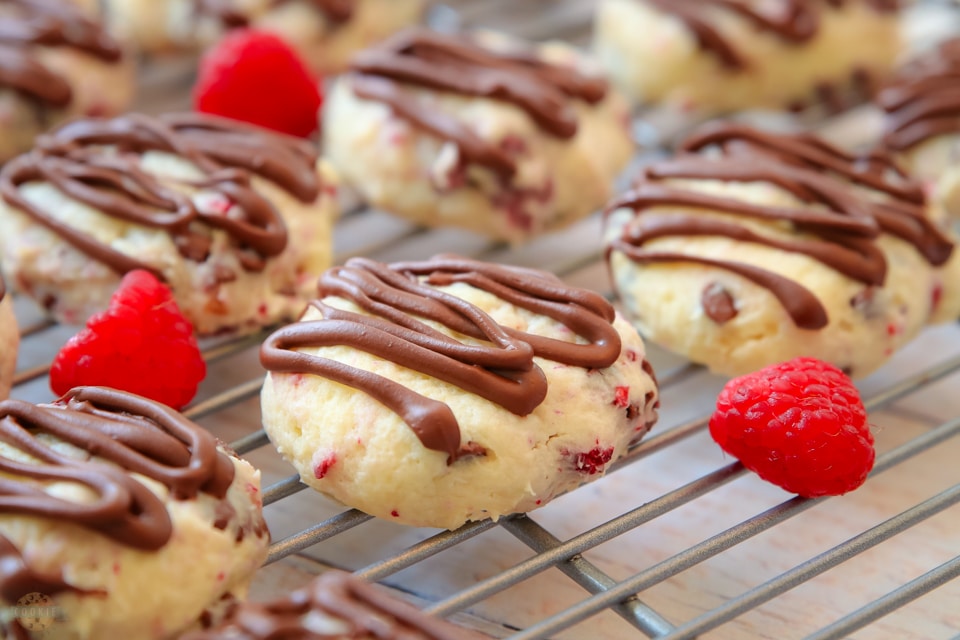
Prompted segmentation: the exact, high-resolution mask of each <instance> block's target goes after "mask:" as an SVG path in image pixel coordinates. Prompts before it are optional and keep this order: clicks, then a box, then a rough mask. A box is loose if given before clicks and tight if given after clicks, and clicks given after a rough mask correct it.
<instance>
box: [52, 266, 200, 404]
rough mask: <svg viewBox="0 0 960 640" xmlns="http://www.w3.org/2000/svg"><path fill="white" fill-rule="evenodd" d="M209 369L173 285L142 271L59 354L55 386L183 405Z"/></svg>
mask: <svg viewBox="0 0 960 640" xmlns="http://www.w3.org/2000/svg"><path fill="white" fill-rule="evenodd" d="M206 373H207V366H206V364H205V363H204V361H203V358H202V357H201V355H200V349H199V348H198V347H197V340H196V338H195V337H194V335H193V327H192V326H191V325H190V323H189V322H188V321H187V320H186V319H185V318H184V317H183V314H182V313H181V312H180V308H179V307H177V303H176V302H174V300H173V297H172V295H171V293H170V289H169V288H168V287H167V286H166V285H164V284H163V283H161V282H160V281H159V280H157V278H156V277H155V276H154V275H153V274H151V273H149V272H147V271H142V270H137V271H131V272H130V273H128V274H127V275H125V276H124V277H123V280H122V281H121V282H120V287H119V288H118V289H117V291H116V292H115V293H114V294H113V297H112V298H111V299H110V306H109V308H108V309H107V310H106V311H103V312H101V313H98V314H96V315H94V316H92V317H91V318H90V319H89V320H88V321H87V326H86V328H85V329H83V330H81V331H80V332H79V333H78V334H77V335H75V336H73V337H72V338H70V340H68V341H67V344H65V345H64V347H63V348H62V349H61V350H60V353H58V354H57V357H56V358H54V360H53V364H52V365H51V367H50V388H51V389H53V392H54V393H57V394H59V395H63V394H64V393H66V392H67V391H69V390H70V389H72V388H73V387H78V386H85V385H97V386H104V387H113V388H114V389H120V390H122V391H129V392H131V393H136V394H139V395H142V396H145V397H147V398H151V399H152V400H156V401H158V402H162V403H164V404H166V405H169V406H171V407H173V408H174V409H180V408H182V407H183V406H184V405H186V404H187V403H188V402H190V400H192V399H193V396H194V395H196V393H197V386H198V385H199V384H200V381H201V380H203V378H204V376H205V375H206Z"/></svg>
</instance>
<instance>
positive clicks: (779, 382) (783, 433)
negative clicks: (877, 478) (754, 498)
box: [710, 358, 876, 498]
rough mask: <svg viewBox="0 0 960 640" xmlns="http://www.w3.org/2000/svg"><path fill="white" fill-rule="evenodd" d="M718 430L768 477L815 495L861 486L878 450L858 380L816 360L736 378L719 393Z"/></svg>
mask: <svg viewBox="0 0 960 640" xmlns="http://www.w3.org/2000/svg"><path fill="white" fill-rule="evenodd" d="M710 435H712V436H713V439H714V440H716V442H717V444H719V445H720V447H721V448H722V449H723V450H724V451H726V452H727V453H729V454H731V455H733V456H735V457H736V458H738V459H739V460H740V462H742V463H743V465H744V466H745V467H746V468H748V469H750V470H751V471H754V472H756V473H757V475H759V476H760V477H761V478H763V479H765V480H767V481H769V482H772V483H773V484H775V485H777V486H780V487H782V488H783V489H786V490H787V491H790V492H792V493H797V494H799V495H801V496H805V497H809V498H813V497H817V496H826V495H841V494H843V493H846V492H848V491H852V490H853V489H856V488H857V487H859V486H860V485H861V484H863V482H864V481H865V480H866V479H867V474H868V473H869V472H870V470H871V469H872V468H873V461H874V457H875V455H876V453H875V451H874V448H873V434H871V433H870V428H869V426H868V425H867V412H866V409H864V406H863V402H862V401H861V400H860V394H859V392H858V391H857V389H856V387H855V386H854V385H853V382H852V381H851V380H850V378H849V377H848V376H847V375H846V374H845V373H843V372H842V371H841V370H840V369H838V368H836V367H835V366H833V365H831V364H828V363H826V362H822V361H820V360H816V359H814V358H796V359H794V360H791V361H789V362H784V363H782V364H777V365H773V366H769V367H766V368H764V369H761V370H760V371H757V372H754V373H751V374H748V375H745V376H742V377H740V378H735V379H733V380H730V381H729V382H728V383H727V384H726V386H725V387H724V388H723V390H722V391H721V392H720V395H719V397H718V398H717V408H716V411H715V412H714V414H713V416H712V417H711V418H710Z"/></svg>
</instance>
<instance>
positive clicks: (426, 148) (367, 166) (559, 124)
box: [323, 29, 632, 243]
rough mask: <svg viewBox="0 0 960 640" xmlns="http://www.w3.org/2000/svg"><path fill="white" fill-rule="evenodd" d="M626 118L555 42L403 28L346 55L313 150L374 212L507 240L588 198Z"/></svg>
mask: <svg viewBox="0 0 960 640" xmlns="http://www.w3.org/2000/svg"><path fill="white" fill-rule="evenodd" d="M628 121H629V115H628V110H627V106H626V104H625V103H624V102H623V100H622V99H621V98H620V97H619V96H618V95H617V94H616V93H615V92H612V91H610V90H609V89H608V87H607V83H606V81H605V80H603V79H602V78H601V77H600V76H598V75H595V74H594V72H593V70H591V69H589V68H588V65H587V63H586V62H585V61H584V60H583V59H582V58H581V57H580V56H578V55H577V54H576V53H575V52H574V50H573V49H571V48H569V47H567V46H564V45H560V44H554V45H544V46H540V47H536V48H534V47H531V46H528V45H521V44H518V43H516V42H514V41H508V40H505V39H504V38H501V37H497V36H492V35H490V34H487V35H486V36H470V35H466V34H455V35H442V34H439V33H434V32H430V31H427V30H422V29H417V30H408V31H405V32H402V33H401V34H398V35H397V36H395V37H394V38H392V39H391V40H389V41H388V42H386V43H384V44H383V45H381V46H378V47H374V48H372V49H368V50H366V51H363V52H361V53H359V54H357V56H356V57H355V58H354V59H353V61H352V63H351V72H350V73H348V74H345V75H344V76H341V77H340V78H339V79H338V81H337V82H336V84H335V86H334V87H333V89H332V90H331V93H330V95H328V97H327V101H326V104H325V106H324V113H323V131H324V151H325V155H326V156H327V157H329V158H330V160H331V162H332V163H333V164H334V166H335V167H336V168H337V170H338V171H339V172H340V173H341V175H342V177H343V179H344V182H345V183H347V184H349V185H350V186H351V187H353V188H354V189H355V190H356V191H357V192H358V193H359V194H360V195H361V196H362V197H363V198H364V199H365V200H367V201H368V202H369V203H370V204H372V205H374V206H376V207H379V208H381V209H384V210H386V211H389V212H391V213H394V214H396V215H398V216H401V217H404V218H406V219H409V220H412V221H413V222H415V223H418V224H421V225H425V226H430V227H434V226H452V227H460V228H464V229H469V230H471V231H474V232H477V233H480V234H483V235H486V236H489V237H491V238H495V239H500V240H506V241H508V242H512V243H519V242H523V241H525V240H528V239H530V238H532V237H534V236H535V235H537V234H539V233H542V232H544V231H548V230H551V229H557V228H560V227H563V226H565V225H567V224H570V223H572V222H574V221H575V220H578V219H580V218H583V217H584V216H586V215H588V214H590V213H592V212H594V211H595V210H596V209H598V208H599V207H600V206H602V204H603V202H604V201H605V200H606V199H607V198H608V197H609V195H610V194H611V192H612V186H613V181H614V179H615V178H616V177H617V175H618V174H619V172H620V170H621V169H622V168H623V167H624V166H625V164H626V163H627V161H628V160H629V157H630V154H631V149H632V145H631V141H630V135H629V132H628Z"/></svg>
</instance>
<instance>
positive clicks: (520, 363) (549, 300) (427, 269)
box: [260, 256, 621, 463]
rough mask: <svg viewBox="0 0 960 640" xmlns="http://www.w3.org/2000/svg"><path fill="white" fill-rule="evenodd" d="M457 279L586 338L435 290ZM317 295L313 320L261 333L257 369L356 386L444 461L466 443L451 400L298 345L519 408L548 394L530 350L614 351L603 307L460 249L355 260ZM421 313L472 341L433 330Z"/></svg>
mask: <svg viewBox="0 0 960 640" xmlns="http://www.w3.org/2000/svg"><path fill="white" fill-rule="evenodd" d="M455 283H464V284H468V285H470V286H472V287H475V288H477V289H480V290H483V291H486V292H488V293H490V294H493V295H494V296H496V297H498V298H500V299H501V300H503V301H504V302H506V303H509V304H512V305H515V306H517V307H520V308H522V309H526V310H528V311H530V312H532V313H536V314H539V315H543V316H546V317H548V318H551V319H553V320H556V321H557V322H560V323H562V324H563V325H565V326H566V327H568V328H569V329H570V330H571V331H572V332H573V333H574V334H575V335H577V336H580V337H581V338H582V339H583V341H584V343H582V344H581V343H576V342H566V341H562V340H555V339H552V338H546V337H543V336H538V335H534V334H530V333H526V332H524V331H520V330H518V329H514V328H511V327H507V326H503V325H500V324H498V323H497V322H496V321H494V320H493V318H491V317H490V316H489V315H488V314H487V313H486V312H484V311H483V310H481V309H480V308H478V307H476V306H474V305H473V304H471V303H469V302H466V301H465V300H463V299H461V298H458V297H457V296H456V295H454V294H453V293H450V292H447V291H444V290H442V289H439V288H438V287H445V286H447V285H452V284H455ZM319 294H320V295H319V297H320V298H321V300H316V301H314V302H313V303H312V305H313V307H314V308H315V309H317V310H318V311H319V312H320V313H321V314H322V316H323V319H322V320H309V321H301V322H297V323H294V324H292V325H289V326H286V327H283V328H281V329H279V330H278V331H276V332H275V333H274V334H273V335H271V336H270V337H269V338H267V340H266V341H265V342H264V344H263V346H262V348H261V351H260V359H261V362H262V364H263V366H264V367H265V368H266V369H268V370H269V371H272V372H278V373H309V374H313V375H318V376H323V377H326V378H329V379H331V380H335V381H337V382H339V383H341V384H345V385H347V386H350V387H353V388H356V389H360V390H362V391H364V392H366V393H367V394H369V395H370V396H371V397H373V398H375V399H376V400H377V401H379V402H380V403H382V404H383V405H385V406H386V407H388V408H390V409H391V410H393V411H395V412H396V413H397V414H398V415H400V416H401V417H402V418H403V420H404V421H405V422H406V423H407V424H408V425H410V427H411V429H413V431H414V432H415V433H416V435H417V437H418V438H419V439H420V440H421V442H422V443H423V445H424V446H425V447H427V448H429V449H433V450H436V451H443V452H446V453H447V454H448V462H451V463H452V462H453V461H455V460H456V459H457V458H458V457H460V456H462V455H464V447H463V446H461V442H460V429H459V426H458V424H457V420H456V417H455V416H454V415H453V412H452V411H451V410H450V407H448V406H447V405H446V404H443V403H441V402H438V401H436V400H432V399H430V398H427V397H425V396H423V395H421V394H419V393H417V392H416V391H413V390H412V389H409V388H407V387H404V386H402V385H400V384H398V383H396V382H393V381H391V380H388V379H386V378H384V377H382V376H380V375H377V374H375V373H372V372H369V371H363V370H360V369H357V368H354V367H351V366H349V365H346V364H343V363H340V362H336V361H334V360H331V359H328V358H324V357H321V356H319V355H312V354H309V353H305V352H302V351H299V349H307V348H316V347H323V346H332V345H346V346H349V347H352V348H355V349H360V350H362V351H364V352H366V353H370V354H372V355H375V356H377V357H380V358H384V359H386V360H389V361H392V362H395V363H397V364H398V365H400V366H403V367H406V368H408V369H412V370H414V371H419V372H421V373H423V374H425V375H428V376H431V377H434V378H437V379H440V380H443V381H445V382H447V383H449V384H453V385H456V386H458V387H460V388H461V389H463V390H465V391H468V392H470V393H474V394H476V395H479V396H480V397H482V398H485V399H487V400H489V401H490V402H494V403H496V404H498V405H500V406H502V407H503V408H505V409H507V410H508V411H510V412H512V413H514V414H516V415H520V416H524V415H527V414H529V413H531V412H532V411H533V410H534V409H536V407H537V406H538V405H539V404H540V403H541V402H542V401H543V399H544V398H545V397H546V393H547V382H546V378H545V376H544V374H543V372H542V371H541V370H540V368H539V367H538V366H537V365H536V364H535V363H534V360H533V359H534V357H540V358H545V359H547V360H554V361H557V362H561V363H563V364H567V365H570V366H578V367H584V368H588V369H599V368H604V367H608V366H610V365H611V364H613V363H614V362H615V361H616V359H617V358H618V357H619V355H620V344H621V343H620V336H619V334H618V333H617V331H616V329H615V328H614V327H613V326H612V324H611V323H612V322H613V319H614V310H613V307H612V306H611V305H610V303H608V302H607V301H606V300H605V299H604V298H603V297H602V296H600V295H598V294H596V293H593V292H590V291H586V290H584V289H577V288H573V287H569V286H567V285H565V284H564V283H563V282H562V281H560V280H559V279H558V278H556V277H555V276H553V275H551V274H548V273H546V272H542V271H536V270H532V269H520V268H514V267H506V266H501V265H493V264H488V263H483V262H477V261H474V260H469V259H466V258H461V257H458V256H438V257H436V258H434V259H432V260H428V261H424V262H401V263H394V264H390V265H385V264H381V263H377V262H374V261H372V260H368V259H365V258H354V259H352V260H350V261H348V262H347V264H346V265H345V266H343V267H336V268H333V269H331V270H329V271H328V272H327V273H326V274H324V275H323V276H322V277H321V279H320V284H319ZM327 296H331V297H338V298H345V299H347V300H350V301H352V302H353V303H355V304H357V305H358V306H359V307H360V308H361V309H363V311H364V312H365V314H361V313H355V312H352V311H346V310H342V309H338V308H336V307H334V306H332V305H331V304H327V303H326V302H324V301H323V300H322V298H324V297H327ZM366 314H369V315H366ZM425 320H426V321H432V322H435V323H439V324H441V325H442V326H444V327H446V328H447V329H448V330H449V331H450V332H454V333H455V334H462V335H464V336H467V337H468V338H470V339H471V341H470V342H463V341H461V340H460V339H458V338H456V337H452V336H450V335H447V334H446V333H442V332H440V331H438V330H436V329H434V328H432V327H431V326H430V325H429V324H427V323H426V322H425ZM474 341H480V342H479V343H476V342H474ZM466 444H467V445H469V443H466Z"/></svg>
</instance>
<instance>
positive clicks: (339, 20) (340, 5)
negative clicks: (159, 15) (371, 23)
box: [194, 0, 357, 28]
mask: <svg viewBox="0 0 960 640" xmlns="http://www.w3.org/2000/svg"><path fill="white" fill-rule="evenodd" d="M289 1H290V0H272V2H271V5H272V6H275V7H276V6H279V5H282V4H286V3H287V2H289ZM308 2H310V4H312V5H313V6H314V7H316V9H317V11H320V12H322V13H323V15H324V16H326V18H327V20H329V21H330V22H332V23H334V24H335V25H338V24H343V23H345V22H348V21H349V20H350V18H352V17H353V13H354V11H355V10H356V4H357V2H356V0H308ZM238 4H239V3H238V2H237V0H194V6H195V9H196V12H197V13H199V14H205V15H209V16H213V17H215V18H217V19H218V20H219V21H220V22H221V23H222V24H223V25H224V26H226V27H231V28H234V27H246V26H249V24H250V16H249V15H248V14H247V13H246V12H244V11H243V9H241V8H240V7H239V6H238Z"/></svg>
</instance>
